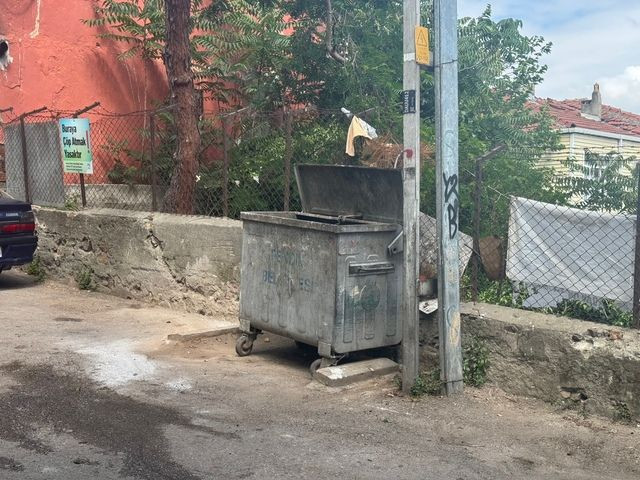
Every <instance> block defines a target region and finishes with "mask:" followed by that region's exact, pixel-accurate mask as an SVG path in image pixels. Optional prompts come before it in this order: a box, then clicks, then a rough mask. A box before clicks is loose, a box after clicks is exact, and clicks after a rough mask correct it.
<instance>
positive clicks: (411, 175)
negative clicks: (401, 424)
mask: <svg viewBox="0 0 640 480" xmlns="http://www.w3.org/2000/svg"><path fill="white" fill-rule="evenodd" d="M403 19H404V22H403V23H404V26H403V31H404V33H403V42H402V43H403V49H402V51H403V54H404V63H403V89H404V91H403V92H402V97H403V114H404V115H403V125H402V126H403V132H404V137H403V145H404V161H403V171H402V173H403V192H404V220H403V223H404V225H403V226H404V285H403V287H404V288H403V290H404V295H403V308H402V312H403V317H404V322H403V337H402V390H403V391H404V392H405V393H408V392H409V391H410V390H411V387H413V385H414V383H415V381H416V377H417V376H418V373H419V372H418V368H419V357H418V266H419V262H418V258H419V250H418V249H419V248H420V243H419V225H420V223H419V222H418V212H419V211H420V67H419V66H418V64H417V63H416V40H415V30H416V26H418V25H420V0H404V4H403Z"/></svg>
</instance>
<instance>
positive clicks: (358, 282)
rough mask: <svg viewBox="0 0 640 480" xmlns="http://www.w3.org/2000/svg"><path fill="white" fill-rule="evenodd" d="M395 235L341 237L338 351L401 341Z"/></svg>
mask: <svg viewBox="0 0 640 480" xmlns="http://www.w3.org/2000/svg"><path fill="white" fill-rule="evenodd" d="M394 235H395V234H394V233H392V234H389V233H369V234H366V235H341V236H340V238H339V240H338V245H339V247H338V248H339V256H338V260H337V261H338V263H337V272H338V275H337V276H338V288H337V292H336V319H335V326H334V340H333V349H334V351H335V352H336V353H347V352H352V351H358V350H365V349H369V348H378V347H383V346H389V345H397V344H398V343H400V342H401V341H402V328H401V317H400V312H399V308H400V302H399V299H400V297H401V293H402V291H401V288H402V263H401V256H399V255H395V256H392V257H390V256H389V255H388V253H387V246H388V245H389V243H390V242H391V241H392V240H393V238H394Z"/></svg>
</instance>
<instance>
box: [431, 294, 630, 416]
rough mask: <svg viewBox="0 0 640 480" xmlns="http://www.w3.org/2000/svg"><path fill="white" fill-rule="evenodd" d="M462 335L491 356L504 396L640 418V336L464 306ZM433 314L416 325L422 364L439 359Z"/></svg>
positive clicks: (502, 309)
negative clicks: (481, 343)
mask: <svg viewBox="0 0 640 480" xmlns="http://www.w3.org/2000/svg"><path fill="white" fill-rule="evenodd" d="M461 313H462V335H463V339H468V338H469V336H474V337H477V338H480V339H482V340H484V341H485V342H486V345H487V346H488V348H489V352H490V356H489V359H490V362H491V366H490V368H489V381H490V382H491V383H493V384H495V385H497V386H498V387H500V388H501V389H503V390H504V391H506V392H509V393H513V394H517V395H524V396H528V397H534V398H539V399H542V400H545V401H547V402H550V403H553V404H556V405H558V407H561V408H572V409H573V408H575V409H578V410H580V411H583V412H585V413H589V412H591V413H597V414H599V415H605V416H608V417H611V418H617V419H625V420H628V419H631V418H637V419H640V332H638V331H634V330H630V329H624V328H618V327H611V326H608V325H603V324H598V323H591V322H585V321H582V320H575V319H571V318H565V317H558V316H555V315H546V314H541V313H535V312H529V311H524V310H516V309H512V308H505V307H499V306H495V305H487V304H480V303H478V304H470V303H469V304H463V305H462V308H461ZM437 335H438V327H437V321H436V320H435V315H432V316H429V317H423V318H422V321H421V345H422V352H423V359H424V360H425V361H426V362H432V363H433V361H434V360H435V359H437V344H438V341H437Z"/></svg>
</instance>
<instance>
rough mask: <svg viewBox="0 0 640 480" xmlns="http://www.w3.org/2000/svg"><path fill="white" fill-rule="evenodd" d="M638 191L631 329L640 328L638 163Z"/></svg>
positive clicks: (638, 172) (639, 171)
mask: <svg viewBox="0 0 640 480" xmlns="http://www.w3.org/2000/svg"><path fill="white" fill-rule="evenodd" d="M636 175H638V191H637V193H636V195H637V202H636V242H635V243H636V246H635V255H634V257H635V258H634V268H633V328H640V163H638V164H636Z"/></svg>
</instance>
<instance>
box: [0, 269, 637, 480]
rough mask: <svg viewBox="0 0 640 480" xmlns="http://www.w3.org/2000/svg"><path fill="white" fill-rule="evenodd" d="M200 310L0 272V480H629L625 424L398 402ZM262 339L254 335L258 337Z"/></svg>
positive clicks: (495, 395)
mask: <svg viewBox="0 0 640 480" xmlns="http://www.w3.org/2000/svg"><path fill="white" fill-rule="evenodd" d="M223 320H224V319H211V318H206V317H202V316H197V315H187V314H183V313H178V312H172V311H168V310H162V309H155V308H152V307H149V306H145V305H141V304H139V303H137V302H132V301H128V300H121V299H116V298H112V297H108V296H103V295H100V294H95V293H86V292H79V291H77V290H76V289H75V288H74V287H73V286H66V285H60V284H55V283H51V282H47V283H46V284H44V285H36V284H33V282H32V281H31V280H30V279H29V278H28V277H26V276H23V275H21V274H16V273H12V272H9V273H3V274H2V275H0V326H1V328H2V332H3V335H2V336H1V337H0V479H2V480H5V479H6V480H13V479H16V480H26V479H54V480H57V479H59V480H74V479H78V480H86V479H89V478H91V479H123V478H124V479H143V480H164V479H167V480H169V479H175V480H178V479H179V480H183V479H184V480H196V479H202V480H204V479H244V478H248V479H280V478H283V479H284V478H291V479H306V478H340V479H389V478H393V479H398V480H399V479H454V480H458V479H465V480H466V479H468V480H471V479H503V478H504V479H534V478H544V479H547V478H549V479H564V478H567V479H569V478H570V479H574V480H575V479H602V478H608V479H637V478H639V476H640V456H639V451H638V450H639V449H638V445H639V444H640V442H639V441H638V439H639V438H640V437H639V436H640V428H638V426H635V425H631V426H627V425H621V424H615V423H611V422H609V421H607V420H602V419H598V418H582V417H580V416H578V415H577V414H576V413H574V412H568V411H558V410H556V409H554V408H553V407H552V406H548V405H544V404H542V403H539V402H536V401H532V400H528V399H522V398H514V397H509V396H507V395H505V394H504V393H502V392H500V391H499V390H497V389H495V388H491V387H485V388H483V389H479V390H478V389H467V390H466V393H465V394H464V395H462V396H459V397H456V398H452V399H449V398H440V397H427V398H423V399H421V400H419V401H413V400H412V399H409V398H404V397H402V396H399V395H398V393H397V391H396V389H395V386H394V384H393V381H392V380H390V379H384V380H379V381H377V382H369V383H364V384H361V385H358V386H355V387H350V388H344V389H329V388H326V387H323V386H320V385H318V384H317V383H315V382H312V381H311V380H310V378H309V375H308V373H307V366H308V364H309V363H310V362H311V360H312V358H311V357H305V356H303V355H301V353H300V352H299V351H298V350H297V349H296V348H295V346H294V345H293V342H291V341H288V340H286V339H280V338H276V337H266V338H262V339H261V340H260V342H259V344H258V345H257V346H256V349H255V351H254V354H253V355H252V356H250V357H245V358H238V357H236V355H235V353H234V351H233V338H231V336H224V337H219V338H215V339H211V338H209V339H199V340H193V341H190V342H189V343H176V342H168V341H167V340H166V336H167V335H168V334H170V333H186V332H192V331H198V330H208V329H212V328H216V327H219V326H223V325H224V324H225V323H224V321H223ZM267 340H268V341H267Z"/></svg>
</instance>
